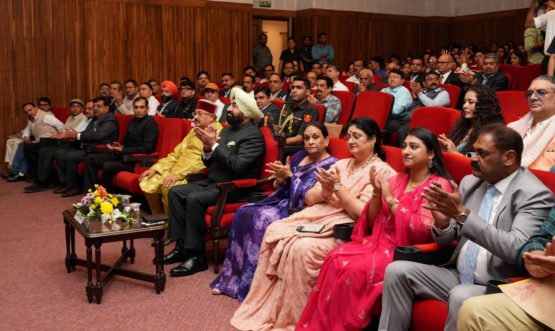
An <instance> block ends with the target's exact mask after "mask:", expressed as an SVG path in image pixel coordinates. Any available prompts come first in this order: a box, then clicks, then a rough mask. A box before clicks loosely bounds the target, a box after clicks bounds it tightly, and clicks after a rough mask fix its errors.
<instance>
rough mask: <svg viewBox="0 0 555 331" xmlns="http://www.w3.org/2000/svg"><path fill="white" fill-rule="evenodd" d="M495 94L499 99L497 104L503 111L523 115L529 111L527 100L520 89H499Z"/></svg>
mask: <svg viewBox="0 0 555 331" xmlns="http://www.w3.org/2000/svg"><path fill="white" fill-rule="evenodd" d="M495 94H496V95H497V99H499V105H500V106H501V111H502V112H503V113H511V114H515V115H519V116H524V115H526V114H527V113H528V112H529V111H530V108H529V107H528V101H527V100H526V98H525V97H524V92H522V91H499V92H496V93H495Z"/></svg>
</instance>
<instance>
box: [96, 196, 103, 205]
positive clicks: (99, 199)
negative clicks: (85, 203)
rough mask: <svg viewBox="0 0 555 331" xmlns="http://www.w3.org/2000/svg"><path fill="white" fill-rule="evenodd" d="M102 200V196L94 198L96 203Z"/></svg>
mask: <svg viewBox="0 0 555 331" xmlns="http://www.w3.org/2000/svg"><path fill="white" fill-rule="evenodd" d="M101 202H102V198H101V197H96V198H94V203H96V204H99V203H101Z"/></svg>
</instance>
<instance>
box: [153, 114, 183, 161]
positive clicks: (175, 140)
mask: <svg viewBox="0 0 555 331" xmlns="http://www.w3.org/2000/svg"><path fill="white" fill-rule="evenodd" d="M163 122H164V124H163V125H164V131H163V133H162V134H163V137H162V145H161V146H160V149H159V150H158V151H159V154H160V158H163V157H166V156H167V155H168V154H170V153H171V152H173V150H174V149H175V146H177V145H178V144H180V143H181V141H182V140H183V138H185V136H186V135H187V134H188V133H189V131H190V130H191V122H190V121H186V120H182V119H180V118H164V120H163Z"/></svg>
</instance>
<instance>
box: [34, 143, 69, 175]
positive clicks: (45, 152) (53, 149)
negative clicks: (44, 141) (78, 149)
mask: <svg viewBox="0 0 555 331" xmlns="http://www.w3.org/2000/svg"><path fill="white" fill-rule="evenodd" d="M73 149H74V148H73V147H71V146H69V145H66V146H44V147H42V148H40V149H39V154H38V160H37V180H38V181H40V182H41V183H43V184H46V183H47V182H49V180H50V177H51V176H52V164H53V161H54V157H55V155H56V153H57V152H58V151H64V150H65V151H66V152H67V151H70V150H73ZM61 153H63V152H61ZM58 167H59V165H58Z"/></svg>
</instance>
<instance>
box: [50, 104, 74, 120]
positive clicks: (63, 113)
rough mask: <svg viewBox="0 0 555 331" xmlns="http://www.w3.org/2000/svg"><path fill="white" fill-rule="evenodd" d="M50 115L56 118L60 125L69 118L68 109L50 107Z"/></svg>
mask: <svg viewBox="0 0 555 331" xmlns="http://www.w3.org/2000/svg"><path fill="white" fill-rule="evenodd" d="M52 114H54V116H56V118H57V119H59V120H60V122H62V123H65V122H66V120H67V119H68V118H69V117H70V116H71V112H70V111H69V108H58V107H56V108H54V107H52Z"/></svg>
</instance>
